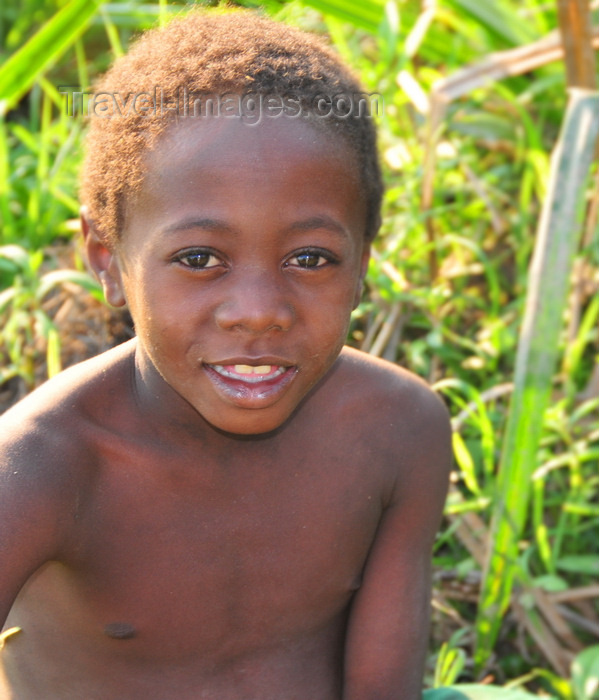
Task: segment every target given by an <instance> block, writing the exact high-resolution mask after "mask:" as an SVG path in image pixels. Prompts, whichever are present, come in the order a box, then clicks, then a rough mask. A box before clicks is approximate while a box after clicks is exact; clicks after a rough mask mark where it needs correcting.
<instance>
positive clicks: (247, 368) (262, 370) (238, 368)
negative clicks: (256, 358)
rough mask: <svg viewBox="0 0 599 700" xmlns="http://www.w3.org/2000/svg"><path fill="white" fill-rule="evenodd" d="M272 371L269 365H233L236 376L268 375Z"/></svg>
mask: <svg viewBox="0 0 599 700" xmlns="http://www.w3.org/2000/svg"><path fill="white" fill-rule="evenodd" d="M272 370H273V367H272V366H271V365H259V366H258V367H252V366H251V365H235V372H236V373H237V374H270V372H271V371H272Z"/></svg>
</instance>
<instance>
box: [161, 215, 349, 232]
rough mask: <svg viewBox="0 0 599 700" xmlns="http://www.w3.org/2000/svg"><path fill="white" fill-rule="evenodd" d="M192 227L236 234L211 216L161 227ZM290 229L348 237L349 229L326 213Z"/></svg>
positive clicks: (166, 230) (312, 217)
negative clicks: (320, 231) (327, 232)
mask: <svg viewBox="0 0 599 700" xmlns="http://www.w3.org/2000/svg"><path fill="white" fill-rule="evenodd" d="M194 228H196V229H197V228H199V229H205V230H207V231H214V230H216V229H218V230H219V231H226V232H227V233H231V234H236V233H237V232H236V230H235V228H233V227H232V226H230V225H229V224H228V223H227V222H226V221H223V220H222V219H213V218H211V217H203V218H200V219H197V218H195V217H194V218H190V219H184V220H183V221H177V222H176V223H174V224H171V225H170V226H167V227H166V228H164V229H163V233H176V232H178V231H188V230H191V229H194ZM288 229H289V230H291V231H298V232H301V231H312V230H314V229H326V230H328V231H331V232H332V233H336V234H338V235H340V236H342V237H343V238H349V237H350V234H349V231H348V230H347V229H346V228H345V226H343V225H342V224H340V223H339V222H338V221H336V220H335V219H333V218H332V217H330V216H327V215H326V214H323V215H319V216H311V217H309V218H307V219H300V220H299V221H294V222H293V223H292V224H291V225H290V226H289V227H288Z"/></svg>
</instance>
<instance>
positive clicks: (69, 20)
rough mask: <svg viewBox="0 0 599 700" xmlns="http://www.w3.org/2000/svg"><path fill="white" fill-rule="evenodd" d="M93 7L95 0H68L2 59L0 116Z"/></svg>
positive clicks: (77, 30) (76, 32) (79, 29)
mask: <svg viewBox="0 0 599 700" xmlns="http://www.w3.org/2000/svg"><path fill="white" fill-rule="evenodd" d="M97 7H98V0H71V2H70V3H69V4H68V5H66V6H65V7H63V8H62V10H60V11H59V12H57V13H56V14H55V15H54V17H52V19H50V20H49V21H48V22H46V23H45V24H44V25H43V27H41V29H40V30H39V31H38V32H37V33H36V34H35V35H34V36H33V37H31V39H30V40H29V41H28V42H27V43H26V44H25V45H24V46H22V47H21V48H20V49H19V50H18V51H17V52H16V53H14V54H13V55H12V56H11V57H10V58H9V59H8V60H7V61H6V63H5V64H4V65H3V66H2V67H1V68H0V115H2V114H5V113H6V111H7V110H8V109H9V108H10V107H11V106H13V105H14V104H15V103H16V101H17V100H18V99H19V98H20V97H22V96H23V94H24V93H25V92H27V90H28V89H29V88H30V87H31V84H32V83H33V81H34V80H35V78H36V77H37V76H38V75H39V74H40V73H41V72H42V71H43V70H44V69H45V68H46V67H47V66H48V65H49V64H50V63H51V62H52V61H54V60H56V59H57V58H58V57H59V56H60V55H61V54H62V53H63V52H64V51H65V50H66V49H67V48H68V47H69V46H70V45H71V44H72V43H73V42H74V41H75V40H76V39H77V37H78V36H79V35H80V34H81V32H82V31H83V30H84V29H85V27H86V25H87V22H88V21H89V20H90V18H91V17H92V16H93V15H94V13H95V12H96V10H97Z"/></svg>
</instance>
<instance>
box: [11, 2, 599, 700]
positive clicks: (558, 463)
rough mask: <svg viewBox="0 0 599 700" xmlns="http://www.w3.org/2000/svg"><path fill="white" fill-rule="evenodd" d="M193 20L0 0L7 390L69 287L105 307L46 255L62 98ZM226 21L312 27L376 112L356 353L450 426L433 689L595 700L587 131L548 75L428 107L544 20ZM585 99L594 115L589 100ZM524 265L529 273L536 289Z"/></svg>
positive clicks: (518, 6)
mask: <svg viewBox="0 0 599 700" xmlns="http://www.w3.org/2000/svg"><path fill="white" fill-rule="evenodd" d="M188 4H191V3H185V2H179V3H169V4H167V3H166V2H150V1H148V2H145V3H142V2H133V1H129V2H122V3H110V4H107V3H101V4H100V5H99V6H98V7H97V8H96V7H95V5H94V3H81V2H78V1H77V0H71V2H67V3H64V2H63V3H57V2H55V1H54V0H28V2H26V3H25V4H24V5H23V3H20V4H17V3H16V0H7V2H5V3H4V5H3V6H2V7H1V8H0V35H1V36H2V38H3V41H2V42H1V45H2V46H4V47H5V53H4V56H3V58H4V59H8V60H5V61H4V63H3V68H0V101H4V102H3V104H4V105H5V109H7V108H8V107H9V106H13V107H14V108H13V109H12V110H11V111H7V112H6V114H5V115H4V117H3V118H2V119H1V121H0V217H1V228H0V246H1V247H0V314H1V319H0V320H1V321H2V324H3V331H2V338H1V340H2V344H1V345H0V355H2V357H3V362H2V366H3V368H4V370H3V371H4V375H3V379H5V380H6V379H8V378H9V377H11V376H12V377H13V378H20V379H21V380H22V381H23V382H24V383H25V385H26V386H27V388H29V387H30V386H32V385H33V384H34V383H35V382H36V381H39V376H38V375H37V374H36V372H35V371H34V368H35V366H36V364H39V363H40V362H42V363H45V366H47V368H48V372H49V373H52V372H55V371H57V369H58V368H59V367H60V366H61V353H60V350H61V349H60V347H59V342H58V338H59V336H58V335H57V328H56V326H55V325H54V321H53V318H52V313H51V311H49V307H48V305H47V303H46V302H47V300H48V298H51V297H52V294H55V293H56V290H57V289H59V288H60V287H61V285H63V284H65V283H66V284H72V283H76V284H77V285H83V286H84V287H87V288H89V289H90V293H95V294H97V293H98V290H97V286H96V285H95V284H94V283H92V282H91V280H90V279H89V277H87V276H86V274H85V273H84V272H83V271H82V268H81V266H79V267H78V269H76V270H73V271H69V272H60V271H58V270H57V269H56V268H57V267H59V262H58V260H57V257H56V255H55V254H54V247H53V246H54V244H55V243H56V242H57V241H58V242H65V241H69V240H70V239H71V235H72V233H71V232H72V229H73V225H72V220H73V219H74V218H75V217H76V216H77V206H78V205H77V199H76V179H77V169H78V166H79V161H80V142H81V135H82V130H83V128H84V126H83V123H82V120H81V119H79V118H72V117H69V116H67V114H66V110H65V105H64V99H65V96H64V95H62V94H60V93H59V91H58V86H61V85H82V86H88V85H89V84H90V82H91V81H92V80H93V78H94V76H95V75H96V74H97V73H98V72H99V71H101V70H103V69H104V68H105V67H106V66H107V65H108V63H109V62H110V60H111V58H112V57H113V56H115V55H118V54H120V53H121V52H122V51H123V50H126V47H127V45H128V43H129V41H130V39H131V37H132V36H133V35H134V34H135V32H136V31H138V30H140V29H143V28H146V27H148V26H150V25H151V24H153V23H155V22H159V21H164V19H165V18H166V16H167V15H168V14H169V13H170V12H172V11H173V10H175V11H176V10H178V9H180V8H181V7H182V6H184V5H188ZM241 4H245V5H248V6H252V7H257V8H261V11H264V12H268V13H269V14H271V15H274V16H276V17H278V18H280V19H284V20H285V21H288V22H291V23H294V24H297V25H298V26H300V27H303V28H306V29H309V30H313V31H317V32H321V33H325V34H327V35H328V36H330V38H331V41H332V42H333V43H334V45H335V46H336V48H337V50H338V51H339V52H340V53H341V55H342V56H343V57H344V58H345V59H346V60H348V61H349V62H350V63H351V64H352V65H353V67H354V68H355V69H356V70H357V71H358V72H359V74H360V75H361V77H362V80H363V82H364V84H365V86H366V88H367V89H368V90H370V91H373V92H377V93H379V94H381V95H383V97H384V103H385V111H384V114H383V115H382V116H381V117H380V118H379V129H380V149H381V154H382V158H383V162H384V164H385V179H386V184H387V191H386V195H385V217H384V223H383V227H382V231H381V235H380V237H379V239H378V241H377V243H376V246H375V250H374V255H373V260H372V262H371V266H370V270H369V282H368V289H367V294H366V295H365V298H364V301H363V303H362V304H361V305H360V307H359V308H358V309H357V310H356V312H355V314H354V318H353V322H352V328H351V335H350V339H349V340H350V342H351V343H352V344H354V345H356V346H358V347H362V348H363V349H365V350H367V351H370V352H372V353H374V354H376V355H380V356H382V357H385V358H387V359H389V360H391V361H397V362H399V363H401V364H402V365H405V366H406V367H408V368H409V369H411V370H413V371H415V372H417V373H418V374H420V375H421V376H423V377H425V378H426V379H427V380H428V381H430V382H431V384H433V385H434V386H435V388H436V389H437V390H438V391H439V393H440V394H441V395H442V396H443V398H444V400H445V401H446V402H447V404H448V406H449V408H450V411H451V414H452V422H453V426H454V452H455V458H456V464H455V471H454V475H453V484H452V491H451V494H450V497H449V499H448V503H447V506H446V520H445V523H444V528H443V531H442V532H441V533H440V536H439V538H438V541H437V545H436V548H435V572H436V574H437V579H436V584H435V601H436V605H435V612H434V616H433V640H432V644H431V655H430V664H429V673H428V675H427V680H428V682H429V684H430V685H431V686H440V685H447V684H452V683H460V682H461V683H462V684H463V683H469V684H473V683H477V682H480V681H482V680H485V682H488V681H493V682H494V683H495V684H497V685H507V686H511V687H512V688H516V687H519V686H521V687H522V688H527V689H528V690H529V691H530V692H533V693H542V692H547V693H549V694H550V695H551V696H552V697H558V698H562V699H563V700H591V699H592V698H593V697H596V696H597V682H598V681H597V679H598V678H599V670H598V668H597V667H598V665H599V652H598V651H597V647H596V646H595V645H596V644H597V643H598V641H599V638H598V636H597V631H596V627H595V628H593V626H592V624H591V625H590V626H589V624H588V623H589V622H590V623H594V624H595V625H598V624H599V604H598V600H599V596H598V595H597V591H596V589H595V588H593V586H594V585H595V582H596V581H597V574H598V567H599V555H597V554H596V552H597V545H596V540H597V529H598V527H599V476H598V474H599V471H598V470H597V466H598V464H599V417H598V416H599V411H598V410H597V409H598V408H599V390H598V389H597V388H596V384H593V383H592V382H591V378H592V377H593V376H594V372H595V368H596V365H597V358H598V355H599V349H598V348H599V336H598V331H597V321H598V319H599V301H598V300H599V294H598V292H599V283H598V282H597V280H598V279H599V237H598V236H597V231H596V228H597V222H596V218H593V217H594V216H595V215H594V214H593V205H595V206H596V204H597V201H599V200H598V197H599V188H598V186H597V181H599V180H597V179H596V178H595V181H594V180H593V179H592V178H587V174H588V169H589V167H588V166H589V160H590V154H591V153H592V146H591V143H592V141H593V138H592V136H593V133H592V129H593V128H595V127H592V125H591V127H590V128H589V131H587V132H586V133H587V137H588V142H587V144H586V146H584V148H582V152H580V153H578V154H577V153H576V150H575V147H574V145H568V142H569V139H570V138H571V137H570V136H569V135H568V134H569V133H570V132H569V131H568V129H571V128H572V127H574V129H575V131H576V134H577V137H578V138H581V137H582V135H584V128H583V127H582V126H580V124H579V125H578V126H577V124H576V118H575V117H574V116H572V112H571V111H570V112H568V111H567V107H568V97H567V91H566V85H565V77H564V69H563V65H561V64H560V63H553V64H548V65H543V66H539V67H537V68H536V69H535V70H534V71H530V72H525V73H522V74H516V75H512V76H511V77H504V78H501V79H488V80H478V81H477V82H475V83H468V86H470V87H468V86H467V87H466V88H464V89H463V90H461V89H460V91H459V92H460V94H459V95H458V96H456V97H455V98H453V99H451V100H450V101H449V102H447V104H444V105H443V109H440V108H439V105H440V104H441V103H440V102H439V101H438V99H437V100H435V96H436V95H437V96H438V95H440V89H441V87H442V86H443V85H447V82H445V83H442V82H440V81H443V80H445V81H446V80H447V78H449V77H451V76H455V75H456V74H458V73H459V71H463V70H464V69H465V68H468V67H471V66H475V67H477V66H478V67H479V70H478V74H479V75H480V71H481V70H482V69H481V68H480V67H481V66H483V67H484V66H485V65H487V63H488V61H489V57H491V56H493V55H496V54H497V52H505V51H509V50H511V49H514V48H517V47H522V46H526V45H528V44H531V43H533V42H536V41H538V40H540V39H543V38H544V37H545V36H547V35H548V34H549V33H550V32H551V31H552V30H554V29H555V28H556V26H557V25H556V23H557V13H556V7H557V5H556V3H553V2H546V1H545V0H496V1H494V2H480V0H477V1H473V0H438V2H436V3H428V4H427V6H430V7H431V8H433V10H432V11H431V12H429V13H428V14H427V13H423V12H422V11H421V9H422V5H424V3H420V2H419V1H416V0H405V1H403V2H396V3H393V2H392V3H384V2H382V0H361V1H358V0H354V1H352V0H344V1H343V2H341V1H340V0H301V1H300V0H293V1H291V2H284V1H283V0H268V2H266V1H265V2H252V1H251V0H247V1H246V2H243V3H241ZM84 5H85V7H83V6H84ZM61 8H62V9H61ZM435 8H436V9H435ZM598 19H599V18H598V17H595V20H596V21H597V20H598ZM28 42H29V43H28ZM31 47H35V50H34V49H32V48H31ZM9 55H10V56H11V58H8V57H9ZM503 55H505V56H507V55H508V54H503ZM33 56H34V58H32V57H33ZM516 72H517V71H516ZM474 73H475V71H474V70H470V72H468V73H467V74H466V75H467V76H468V77H469V76H472V75H474ZM460 75H463V73H462V74H460ZM464 84H465V83H464ZM399 85H401V88H400V87H399ZM456 94H457V93H456ZM585 100H588V101H589V104H591V112H592V113H593V114H594V111H596V107H595V106H594V105H595V101H596V100H597V97H596V96H592V97H589V98H585ZM593 114H591V119H590V122H588V124H590V123H591V122H592V120H593V118H594V117H593ZM562 127H563V129H564V131H563V132H562V134H563V136H562V142H563V143H565V144H566V149H565V153H566V155H567V156H568V159H565V158H563V157H562V158H561V159H560V157H559V154H558V156H557V157H556V158H554V165H553V166H552V164H551V154H552V153H553V152H554V150H555V147H556V144H557V143H558V139H559V135H560V131H561V130H562ZM585 128H586V127H585ZM581 144H582V142H581V141H579V142H578V146H577V147H578V148H580V147H581ZM564 168H567V170H564ZM564 176H565V178H566V181H567V182H568V183H570V184H571V185H575V187H573V188H572V189H571V190H566V189H565V187H564V186H559V187H558V189H557V196H556V189H555V183H556V178H558V177H564ZM543 207H545V211H546V214H545V217H544V218H543V219H542V212H543ZM562 215H563V218H562V219H561V221H562V222H565V223H561V224H560V223H559V222H560V218H559V217H560V216H562ZM540 222H542V223H540ZM560 237H561V238H560ZM581 239H582V240H583V242H582V243H580V244H579V241H581ZM560 241H561V242H560ZM552 250H553V251H555V252H554V253H552ZM533 252H534V255H535V257H536V259H537V260H538V261H540V262H539V263H538V265H537V266H536V267H535V268H534V269H533V270H532V272H531V271H530V263H531V260H532V258H533ZM535 295H536V296H535ZM535 299H536V300H537V301H538V300H539V299H540V300H542V301H545V302H548V303H545V304H544V306H542V308H541V307H539V306H538V305H536V306H535V303H536V302H535ZM539 309H541V310H540V311H539ZM535 353H536V354H535ZM541 357H542V359H543V362H545V360H546V362H545V364H543V362H541V359H539V358H541ZM38 374H39V373H38ZM593 387H595V388H594V389H593ZM506 567H507V568H506ZM585 592H588V595H586V593H585ZM576 596H578V597H576ZM585 621H586V626H585ZM585 647H586V648H587V649H586V651H583V652H581V648H585ZM523 649H524V650H525V651H526V653H523ZM573 659H576V660H575V661H573ZM463 692H464V693H465V694H466V696H468V693H471V694H472V695H471V696H472V697H475V693H476V692H480V691H478V690H476V689H475V688H472V687H470V688H464V689H463ZM487 692H489V691H487ZM481 697H486V696H481ZM506 697H507V696H506Z"/></svg>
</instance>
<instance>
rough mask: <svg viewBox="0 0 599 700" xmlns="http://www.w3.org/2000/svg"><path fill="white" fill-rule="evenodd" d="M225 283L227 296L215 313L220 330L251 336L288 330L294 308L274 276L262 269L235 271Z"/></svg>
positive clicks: (281, 284) (280, 281) (292, 319)
mask: <svg viewBox="0 0 599 700" xmlns="http://www.w3.org/2000/svg"><path fill="white" fill-rule="evenodd" d="M227 282H228V287H227V291H228V294H227V297H226V299H224V300H223V301H222V302H221V303H220V304H219V305H218V307H217V309H216V311H215V314H214V316H215V321H216V324H217V325H218V326H219V328H222V329H223V330H233V329H238V330H244V331H246V332H250V333H254V334H260V333H265V332H267V331H270V330H279V331H287V330H289V328H291V326H292V325H293V321H294V317H295V313H294V310H293V305H292V303H291V300H290V299H288V298H286V297H285V293H284V289H283V281H282V280H279V279H277V277H276V275H274V276H273V274H272V273H271V272H269V271H267V270H261V269H245V270H237V271H235V272H233V273H231V275H230V277H229V280H227Z"/></svg>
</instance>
